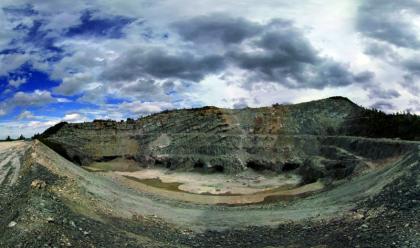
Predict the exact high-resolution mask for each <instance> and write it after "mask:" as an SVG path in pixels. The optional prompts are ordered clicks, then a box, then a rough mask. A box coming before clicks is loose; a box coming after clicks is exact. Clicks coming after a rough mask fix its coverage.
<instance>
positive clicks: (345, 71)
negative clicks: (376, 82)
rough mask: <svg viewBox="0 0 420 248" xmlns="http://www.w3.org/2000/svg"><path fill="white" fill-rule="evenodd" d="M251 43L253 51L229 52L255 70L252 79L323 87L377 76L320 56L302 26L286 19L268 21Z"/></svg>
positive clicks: (342, 84) (238, 64) (251, 71)
mask: <svg viewBox="0 0 420 248" xmlns="http://www.w3.org/2000/svg"><path fill="white" fill-rule="evenodd" d="M251 47H252V49H251V50H252V51H251V52H248V51H244V50H239V49H238V50H235V51H230V52H229V53H228V57H229V58H230V61H232V62H233V63H234V64H236V65H237V66H239V67H240V68H242V69H244V70H247V71H249V72H250V73H251V74H253V77H252V78H251V79H250V80H251V81H269V82H277V83H280V84H283V85H285V86H286V87H290V88H318V89H321V88H324V87H327V86H332V87H338V86H345V85H349V84H352V83H354V82H357V83H363V82H367V81H369V80H371V79H372V77H373V76H372V73H370V72H363V73H362V74H358V75H354V74H353V73H352V72H351V71H350V70H349V68H348V67H347V66H346V65H344V64H340V63H338V62H335V61H334V60H332V59H329V58H325V57H322V56H320V54H319V52H318V51H317V50H316V49H315V48H314V47H313V46H312V44H311V43H310V41H309V40H308V39H306V38H305V36H304V35H303V34H302V33H301V32H300V30H298V29H296V28H295V27H293V26H292V25H291V24H290V23H289V22H285V21H279V20H276V21H274V22H271V23H270V24H268V25H267V26H266V27H265V30H264V33H263V34H262V35H261V37H260V38H258V39H256V40H255V41H253V42H252V43H251Z"/></svg>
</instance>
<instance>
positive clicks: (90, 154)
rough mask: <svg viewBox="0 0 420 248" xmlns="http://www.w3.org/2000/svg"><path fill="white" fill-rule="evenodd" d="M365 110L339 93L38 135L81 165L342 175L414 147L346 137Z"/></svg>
mask: <svg viewBox="0 0 420 248" xmlns="http://www.w3.org/2000/svg"><path fill="white" fill-rule="evenodd" d="M365 113H366V110H365V109H363V108H361V107H359V106H358V105H356V104H354V103H353V102H351V101H350V100H348V99H346V98H342V97H333V98H328V99H324V100H319V101H312V102H307V103H301V104H295V105H274V106H272V107H263V108H255V109H253V108H245V109H240V110H231V109H220V108H215V107H204V108H199V109H190V110H174V111H166V112H162V113H159V114H155V115H151V116H147V117H144V118H140V119H138V120H136V121H134V120H130V121H127V122H116V121H94V122H91V123H81V124H68V123H60V124H58V125H57V126H55V127H52V128H51V129H49V130H47V131H46V132H45V133H44V134H42V135H41V137H40V140H41V141H42V142H44V143H45V144H47V145H48V146H50V147H51V148H53V149H54V150H56V151H57V152H59V153H60V154H62V155H63V156H65V157H66V158H68V159H70V160H72V161H73V162H76V163H78V164H81V165H88V164H90V163H92V162H94V161H108V160H112V159H116V158H121V157H123V158H126V159H131V160H135V161H137V162H138V163H139V165H140V166H165V167H168V168H171V169H177V170H203V171H219V172H225V173H235V172H238V171H242V170H245V169H247V168H252V169H254V170H272V171H278V172H281V171H292V170H298V171H300V172H301V173H302V174H303V175H304V178H305V180H306V181H308V182H311V181H314V180H316V179H317V178H319V177H324V176H328V177H335V178H342V177H345V176H347V175H349V174H351V173H353V171H354V170H355V169H358V168H362V167H364V166H366V164H365V162H364V161H363V159H362V158H369V159H384V158H388V157H392V156H397V155H401V154H403V153H404V152H406V151H407V150H410V149H414V148H413V146H414V145H413V144H411V143H409V142H396V141H395V142H394V141H386V142H385V141H384V142H380V141H375V140H371V139H369V140H368V139H362V138H355V137H344V136H345V135H350V134H351V135H355V133H354V132H355V130H354V128H353V127H355V126H357V128H358V129H360V128H361V127H363V126H362V125H361V124H360V122H359V121H358V120H360V119H363V117H364V115H365ZM338 135H340V137H339V136H338ZM356 135H357V133H356Z"/></svg>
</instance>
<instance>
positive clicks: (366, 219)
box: [0, 143, 420, 248]
mask: <svg viewBox="0 0 420 248" xmlns="http://www.w3.org/2000/svg"><path fill="white" fill-rule="evenodd" d="M3 152H4V150H3ZM10 152H12V153H13V154H19V153H20V154H22V156H19V161H20V163H21V164H20V167H19V168H20V169H19V170H18V172H19V173H18V175H19V176H18V178H17V180H16V182H14V183H11V184H8V185H6V184H5V185H3V186H2V187H0V247H340V248H342V247H413V248H414V247H419V246H420V223H419V199H420V178H419V175H420V173H419V172H420V164H419V162H418V155H415V156H409V157H407V159H406V160H404V161H403V163H401V164H400V165H396V168H397V167H398V166H399V168H400V169H401V170H400V169H399V170H397V171H398V173H392V174H390V175H391V176H392V178H393V180H391V181H390V182H389V184H387V185H386V186H385V187H384V188H383V189H381V190H380V191H379V193H377V194H371V195H370V196H369V197H363V198H362V199H360V200H359V201H357V204H354V205H352V208H351V209H348V210H343V211H342V212H341V214H338V215H332V216H329V217H328V218H327V216H325V218H324V217H322V216H324V214H323V215H322V216H321V217H322V218H310V219H293V218H290V219H288V220H285V221H282V222H281V223H279V224H274V225H271V226H264V225H261V224H258V223H259V218H262V219H263V218H265V215H270V214H271V215H272V218H275V216H278V215H281V213H282V212H281V211H282V210H281V208H287V206H283V205H282V203H276V204H267V205H264V206H258V207H252V206H251V207H247V206H244V207H234V208H229V207H227V208H226V207H225V208H223V207H216V206H215V207H210V208H206V211H205V212H204V213H206V212H207V214H208V215H209V218H216V217H217V215H219V214H225V217H226V218H228V217H229V216H242V219H243V220H246V223H243V222H242V221H240V217H234V219H233V220H235V221H237V223H236V224H235V223H232V224H235V225H236V226H237V228H228V229H220V228H212V226H211V225H212V222H211V221H208V219H206V218H202V219H201V220H198V221H202V224H204V225H208V230H205V229H195V228H188V227H186V226H185V225H181V224H182V223H181V222H179V223H176V222H172V221H169V220H170V219H165V220H164V219H163V217H164V216H163V215H162V216H160V215H152V214H144V215H142V214H139V213H141V212H147V211H146V209H138V210H139V213H133V214H131V215H130V216H129V217H128V216H125V217H124V216H123V215H119V214H118V213H117V212H118V208H117V207H116V208H115V209H108V206H107V205H106V204H105V203H104V200H105V201H107V202H109V201H112V200H109V199H102V197H104V196H102V195H101V193H100V192H96V191H94V190H93V188H91V187H92V185H91V184H99V185H101V186H102V187H105V189H106V190H108V189H107V188H106V187H107V186H106V185H105V184H100V183H101V182H102V181H100V180H99V179H95V180H96V181H95V180H93V179H92V177H93V176H92V173H89V172H82V171H83V170H81V169H80V168H76V167H74V168H73V167H72V166H75V165H74V164H71V163H69V162H67V163H68V164H66V163H65V162H64V160H62V158H60V157H59V155H58V154H55V153H54V152H52V151H50V150H48V149H47V148H45V147H43V146H42V144H33V143H26V144H25V145H22V146H20V147H19V148H14V149H11V150H7V153H10ZM58 162H60V163H58ZM66 166H69V167H66ZM79 169H80V171H79ZM85 176H86V177H88V179H92V181H89V183H86V182H85V181H84V180H86V179H84V177H85ZM376 176H378V177H384V178H385V175H384V174H378V175H376ZM388 177H389V175H386V178H387V179H386V180H389V178H388ZM95 178H96V176H95ZM104 180H105V179H104ZM384 180H385V179H384ZM106 182H107V181H106ZM356 183H357V182H356ZM89 185H90V186H89ZM112 185H113V187H114V188H113V190H116V191H117V192H119V195H122V194H123V193H124V192H123V191H121V192H120V191H118V190H119V189H118V187H117V186H116V185H114V184H112ZM352 188H353V187H352ZM372 188H374V187H372ZM373 191H375V190H373ZM331 192H332V193H330V194H334V191H331ZM341 192H342V193H343V192H348V191H341ZM326 194H328V192H326ZM107 195H111V192H109V193H108V194H107ZM134 196H135V195H134V194H133V195H130V197H134ZM313 198H314V199H312V200H307V201H306V200H305V201H302V202H301V204H300V205H299V204H293V203H291V206H295V207H299V206H300V207H302V204H303V205H304V204H309V203H312V204H314V201H315V200H316V199H317V197H313ZM341 198H345V195H342V196H341ZM135 199H136V201H146V200H144V199H143V198H140V197H136V198H135ZM142 199H143V200H142ZM151 199H153V198H151ZM322 199H324V198H322V195H320V196H319V198H318V199H317V201H322ZM325 199H330V200H331V199H333V201H337V202H339V198H331V196H330V198H325ZM325 199H324V200H325ZM155 200H156V201H158V202H160V203H159V204H161V203H162V202H165V201H164V200H159V199H155ZM353 200H354V199H353ZM118 201H125V199H117V200H116V202H115V203H112V204H116V205H115V206H119V205H118ZM299 202H300V201H299ZM126 203H127V202H126ZM156 204H157V203H156ZM171 204H172V205H171V207H170V208H169V209H172V210H169V212H170V211H175V212H176V211H178V210H177V208H182V207H183V206H184V205H186V204H185V203H184V204H181V203H171ZM187 205H188V204H187ZM286 205H287V204H286ZM146 206H147V205H143V207H146ZM282 206H283V207H282ZM319 206H322V205H319ZM148 207H149V208H150V207H152V205H149V206H148ZM197 208H198V209H199V208H200V207H197V206H194V205H189V206H188V208H186V209H187V211H191V212H190V213H191V218H194V210H197ZM255 208H258V209H259V208H261V209H264V210H265V211H264V212H261V213H264V214H265V215H262V214H261V213H260V214H259V215H257V214H256V212H253V211H257V210H255ZM165 211H166V212H168V210H167V209H166V210H165ZM212 211H213V212H212ZM218 211H219V212H218ZM220 211H222V212H220ZM313 211H315V209H313ZM179 213H182V212H179ZM187 213H188V212H187ZM238 213H239V215H236V214H238ZM249 215H251V218H247V216H249ZM182 220H183V219H179V221H182ZM207 221H208V223H207ZM206 223H207V224H206ZM226 223H227V222H226ZM253 223H255V225H254V224H253ZM191 227H192V226H191Z"/></svg>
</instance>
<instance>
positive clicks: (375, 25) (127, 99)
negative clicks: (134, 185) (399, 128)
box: [0, 0, 420, 128]
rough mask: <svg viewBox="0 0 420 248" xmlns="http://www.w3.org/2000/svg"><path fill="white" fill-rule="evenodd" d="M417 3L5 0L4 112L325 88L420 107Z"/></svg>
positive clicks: (123, 110) (70, 110) (106, 114)
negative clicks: (417, 100)
mask: <svg viewBox="0 0 420 248" xmlns="http://www.w3.org/2000/svg"><path fill="white" fill-rule="evenodd" d="M185 5H188V6H189V8H185ZM419 5H420V4H419V2H418V1H416V0H402V1H386V0H366V1H361V2H357V1H353V0H343V1H335V0H326V1H324V2H322V3H316V4H315V2H314V1H299V2H291V1H286V0H280V1H266V0H262V1H260V2H259V3H258V4H255V2H252V1H248V0H247V1H241V3H240V4H239V3H238V2H237V1H225V2H224V3H223V4H214V1H210V0H203V1H195V2H191V1H187V0H179V1H149V0H140V1H134V0H127V1H124V2H121V1H114V0H109V1H87V0H74V1H71V2H70V1H36V2H34V1H28V0H13V1H12V0H4V1H1V3H0V122H7V123H10V125H11V126H14V127H16V128H17V127H18V126H19V125H17V123H16V122H22V123H25V125H26V126H25V127H28V128H29V126H30V123H29V122H33V123H32V124H31V125H35V126H37V127H41V126H43V125H44V124H42V123H47V122H48V123H49V124H51V123H52V122H54V121H60V120H63V119H66V120H71V121H77V120H79V119H80V120H91V119H94V118H116V119H123V118H127V117H137V116H139V115H145V114H150V113H152V112H156V111H161V110H164V109H168V108H182V107H198V106H204V105H217V106H219V107H234V108H242V107H245V106H250V107H258V106H264V105H271V104H273V103H276V102H292V103H294V102H301V101H307V100H314V99H317V98H323V97H328V96H332V95H343V96H346V97H349V98H350V99H352V100H354V101H356V102H357V103H360V104H362V105H364V106H376V107H380V108H382V109H383V110H386V111H396V110H404V109H412V110H413V111H420V110H419V109H420V108H419V107H418V106H416V105H418V102H416V101H415V100H416V99H417V98H418V96H419V94H420V66H419V63H418V60H417V57H418V56H419V55H420V35H419V34H420V26H419V25H418V24H417V23H420V17H419V16H420V15H419V14H420V7H419ZM41 108H43V110H47V111H46V112H48V115H49V117H48V118H47V117H46V116H44V114H43V113H40V112H41ZM40 116H43V117H42V118H41V117H40ZM12 122H15V123H14V124H12ZM20 126H22V125H20Z"/></svg>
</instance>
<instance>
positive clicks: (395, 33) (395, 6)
mask: <svg viewBox="0 0 420 248" xmlns="http://www.w3.org/2000/svg"><path fill="white" fill-rule="evenodd" d="M403 11H411V12H413V13H417V14H418V13H420V2H418V1H416V0H401V1H389V0H366V1H363V3H362V4H361V6H360V7H359V10H358V14H357V22H356V27H357V29H358V30H359V31H360V32H361V33H362V34H363V35H365V36H367V37H370V38H373V39H376V40H382V41H386V42H388V43H390V44H393V45H396V46H399V47H406V48H414V49H418V48H420V40H419V37H418V34H417V33H416V31H415V30H414V27H413V26H412V25H411V24H410V23H408V22H405V21H404V20H402V18H401V15H402V12H403Z"/></svg>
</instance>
